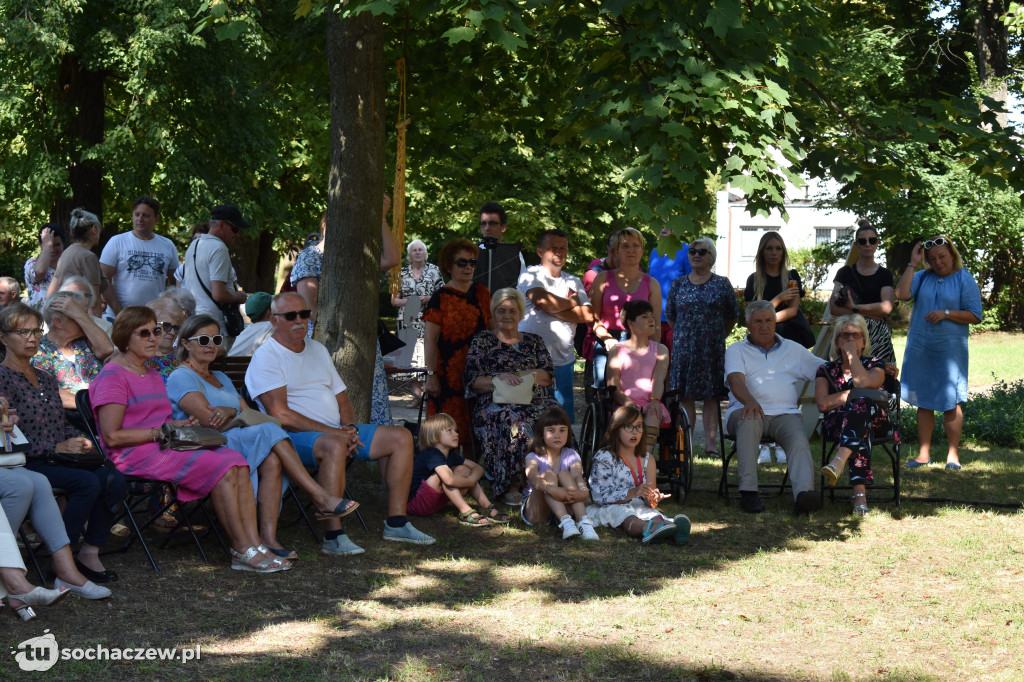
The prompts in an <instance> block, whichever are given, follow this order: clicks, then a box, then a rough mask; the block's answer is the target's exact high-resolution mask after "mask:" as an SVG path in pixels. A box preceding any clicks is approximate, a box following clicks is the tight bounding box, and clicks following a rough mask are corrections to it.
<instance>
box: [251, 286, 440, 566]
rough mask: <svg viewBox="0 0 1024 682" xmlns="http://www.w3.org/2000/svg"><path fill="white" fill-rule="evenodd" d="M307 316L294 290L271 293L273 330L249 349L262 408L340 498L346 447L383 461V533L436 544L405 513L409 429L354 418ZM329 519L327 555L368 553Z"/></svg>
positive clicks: (410, 449) (399, 539)
mask: <svg viewBox="0 0 1024 682" xmlns="http://www.w3.org/2000/svg"><path fill="white" fill-rule="evenodd" d="M309 316H310V310H309V308H308V307H307V305H306V300H305V299H304V298H302V296H301V295H300V294H298V293H297V292H294V291H291V292H287V293H283V294H278V295H277V296H275V297H274V300H273V302H272V303H271V304H270V321H271V324H272V325H273V326H274V334H273V335H272V336H271V337H270V338H269V339H267V340H266V342H265V343H264V344H263V345H262V346H260V347H259V348H257V349H256V351H255V352H254V353H253V354H252V361H251V362H250V363H249V369H248V370H246V373H245V387H246V388H247V389H248V390H249V395H251V396H253V397H254V398H255V399H256V401H257V402H259V404H260V407H261V408H262V409H263V411H265V412H266V413H267V414H269V415H271V416H274V417H277V418H278V419H280V420H281V423H282V425H283V426H284V428H285V429H286V430H288V431H289V432H290V435H291V438H292V443H293V444H294V445H295V451H296V452H297V453H299V458H300V459H301V460H302V463H303V464H305V465H306V466H307V467H310V468H313V467H316V468H318V469H319V472H318V473H317V482H318V483H320V485H322V486H323V487H324V489H326V490H328V491H330V492H332V493H334V494H336V495H338V496H339V497H341V496H343V495H344V492H345V464H346V463H347V461H348V456H349V453H352V455H354V456H355V457H356V458H357V459H362V460H381V461H382V462H383V464H384V466H383V471H384V482H385V483H386V484H387V487H388V518H387V520H386V521H385V523H384V539H385V540H391V541H394V542H411V543H414V544H417V545H429V544H433V542H434V538H432V537H430V536H429V535H426V534H425V533H421V532H420V531H418V530H416V528H414V527H413V525H412V524H411V523H409V522H408V520H407V519H406V517H405V505H406V502H407V501H408V499H409V485H410V484H411V483H412V462H413V443H412V436H411V435H410V434H409V431H408V430H406V429H404V428H401V427H398V426H377V425H376V424H355V423H354V422H355V413H354V410H353V408H352V403H351V402H350V401H349V399H348V394H347V393H346V392H345V382H344V381H342V380H341V377H340V376H338V371H337V370H336V369H335V368H334V363H333V362H332V360H331V356H330V353H328V352H327V349H326V348H325V347H324V345H323V344H322V343H320V342H319V341H315V340H313V339H308V338H306V329H307V326H308V324H309ZM349 509H350V510H354V507H351V506H350V507H349ZM337 511H341V510H337ZM324 524H325V526H324V527H325V528H326V529H327V531H326V532H325V533H324V544H323V547H322V548H321V551H322V552H323V553H324V554H361V553H362V552H363V548H362V547H359V546H358V545H356V544H355V543H354V542H352V540H350V539H349V537H348V536H347V535H346V534H345V531H344V530H343V529H342V527H341V522H340V521H339V520H338V519H337V518H332V519H327V520H326V521H324Z"/></svg>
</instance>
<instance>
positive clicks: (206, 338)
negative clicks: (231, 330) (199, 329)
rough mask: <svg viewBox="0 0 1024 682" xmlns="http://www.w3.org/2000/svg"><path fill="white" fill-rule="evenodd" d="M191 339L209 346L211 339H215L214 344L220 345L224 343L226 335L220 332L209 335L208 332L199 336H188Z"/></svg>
mask: <svg viewBox="0 0 1024 682" xmlns="http://www.w3.org/2000/svg"><path fill="white" fill-rule="evenodd" d="M188 340H189V341H198V342H199V345H200V346H209V345H210V341H213V345H215V346H219V345H220V344H222V343H224V337H223V336H221V335H220V334H214V335H213V336H207V335H206V334H200V335H199V336H190V337H188Z"/></svg>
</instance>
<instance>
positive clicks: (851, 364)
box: [814, 315, 888, 516]
mask: <svg viewBox="0 0 1024 682" xmlns="http://www.w3.org/2000/svg"><path fill="white" fill-rule="evenodd" d="M829 349H830V350H829V357H830V358H831V359H830V360H829V362H826V363H825V364H824V365H822V366H821V367H819V368H818V373H817V376H816V377H815V379H814V399H815V402H817V404H818V410H819V411H820V412H823V413H824V415H825V417H824V420H823V422H822V426H823V433H824V434H825V436H826V437H827V438H830V439H832V440H833V441H835V442H836V443H838V444H839V449H838V450H837V451H836V456H835V457H834V458H833V459H832V461H831V462H829V463H828V464H826V465H825V466H823V467H822V468H821V474H822V476H824V477H825V482H826V483H827V484H828V485H829V486H835V484H836V481H838V480H839V476H840V474H842V473H843V467H845V466H846V462H847V461H848V460H849V459H850V456H851V455H852V456H853V462H852V463H851V464H850V485H851V486H852V487H853V499H852V502H853V513H855V514H857V515H859V516H864V515H866V514H867V513H868V506H867V494H866V488H865V486H866V484H868V483H871V482H872V480H873V477H872V474H871V437H872V435H873V432H874V431H875V429H876V428H885V427H886V426H887V424H888V414H886V411H885V409H884V408H882V407H880V406H879V405H878V404H877V403H876V402H874V401H873V400H872V399H871V398H869V397H856V396H855V397H853V398H852V399H851V395H850V393H851V391H853V390H855V389H864V388H880V387H881V386H882V384H883V383H884V382H885V362H883V361H882V360H880V359H878V358H876V357H872V355H871V341H870V340H869V339H868V325H867V322H866V321H865V320H864V318H863V317H861V316H860V315H844V316H843V317H840V318H839V319H838V320H836V321H835V324H834V325H833V327H832V340H831V343H830V344H829Z"/></svg>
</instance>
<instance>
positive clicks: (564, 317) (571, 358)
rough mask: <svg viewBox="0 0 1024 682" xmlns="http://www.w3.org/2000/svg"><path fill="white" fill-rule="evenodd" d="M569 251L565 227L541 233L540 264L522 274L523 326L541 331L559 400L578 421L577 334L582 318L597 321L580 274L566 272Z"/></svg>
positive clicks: (532, 331) (590, 322) (520, 287)
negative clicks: (575, 387) (575, 395)
mask: <svg viewBox="0 0 1024 682" xmlns="http://www.w3.org/2000/svg"><path fill="white" fill-rule="evenodd" d="M568 254H569V240H568V238H567V237H566V236H565V232H562V231H561V230H548V231H547V232H545V233H543V234H542V235H541V236H540V245H539V246H538V247H537V255H538V256H540V265H531V266H530V267H528V268H526V271H525V272H523V274H522V275H520V277H519V286H518V289H519V291H521V292H523V294H524V295H525V296H526V314H525V315H523V319H522V321H521V322H520V323H519V330H520V331H524V332H531V333H533V334H537V335H538V336H540V337H541V338H542V339H544V345H546V346H547V348H548V352H549V353H551V360H552V361H553V362H554V364H555V400H557V401H558V404H559V405H561V406H562V409H564V410H565V411H566V412H567V413H568V414H569V418H570V419H572V420H574V421H575V415H576V410H575V404H574V401H573V395H572V376H573V374H572V369H573V363H574V362H576V349H575V347H574V346H573V336H574V335H575V333H576V325H577V323H579V322H583V323H584V324H593V323H594V315H593V313H591V310H590V298H589V297H588V296H587V292H586V290H585V289H584V288H583V282H581V281H580V278H579V277H576V276H575V275H570V274H568V273H565V272H562V268H563V267H564V266H565V259H566V257H567V256H568Z"/></svg>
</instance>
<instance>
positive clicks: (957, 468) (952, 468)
mask: <svg viewBox="0 0 1024 682" xmlns="http://www.w3.org/2000/svg"><path fill="white" fill-rule="evenodd" d="M961 469H963V467H962V466H960V465H959V464H957V463H956V462H946V470H947V471H960V470H961Z"/></svg>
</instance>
